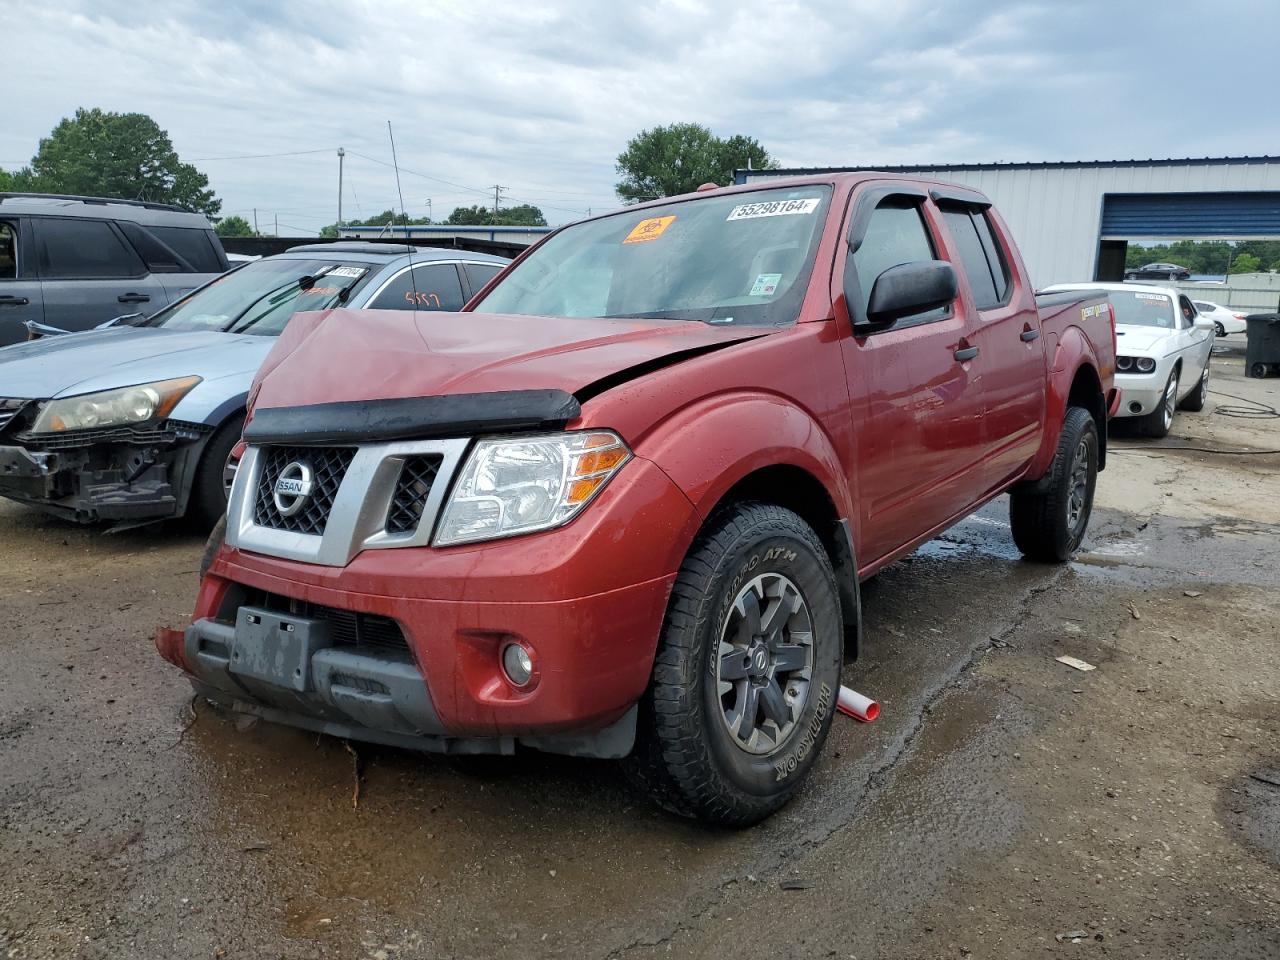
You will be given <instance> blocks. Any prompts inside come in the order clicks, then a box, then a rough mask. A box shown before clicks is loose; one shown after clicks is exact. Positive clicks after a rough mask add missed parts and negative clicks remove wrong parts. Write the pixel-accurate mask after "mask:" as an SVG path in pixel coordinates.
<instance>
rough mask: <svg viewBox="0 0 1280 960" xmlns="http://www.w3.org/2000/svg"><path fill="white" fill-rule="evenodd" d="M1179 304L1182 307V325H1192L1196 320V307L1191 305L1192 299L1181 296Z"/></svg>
mask: <svg viewBox="0 0 1280 960" xmlns="http://www.w3.org/2000/svg"><path fill="white" fill-rule="evenodd" d="M1178 304H1179V305H1180V306H1181V308H1182V324H1181V325H1182V326H1183V327H1184V328H1186V327H1191V326H1193V325H1194V324H1195V322H1196V308H1195V307H1193V306H1192V305H1191V301H1190V300H1188V299H1187V298H1186V297H1179V298H1178Z"/></svg>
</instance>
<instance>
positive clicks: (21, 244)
mask: <svg viewBox="0 0 1280 960" xmlns="http://www.w3.org/2000/svg"><path fill="white" fill-rule="evenodd" d="M28 320H34V321H35V322H36V323H43V322H44V302H43V300H42V299H41V297H40V280H39V279H38V278H37V276H36V268H35V257H34V256H33V255H32V248H31V233H30V231H29V230H28V229H27V226H26V219H25V218H22V217H9V218H5V219H0V347H3V346H8V345H9V344H11V343H18V342H19V341H20V340H25V339H27V330H26V328H25V327H24V326H23V324H24V323H25V322H26V321H28ZM0 392H2V391H0Z"/></svg>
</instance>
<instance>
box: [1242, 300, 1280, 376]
mask: <svg viewBox="0 0 1280 960" xmlns="http://www.w3.org/2000/svg"><path fill="white" fill-rule="evenodd" d="M1244 322H1245V323H1246V324H1248V329H1247V335H1248V337H1249V344H1248V346H1247V347H1246V348H1245V354H1244V369H1245V373H1247V374H1248V375H1249V376H1251V377H1259V378H1261V377H1267V376H1270V375H1271V374H1273V373H1274V374H1280V313H1251V314H1249V316H1247V317H1245V318H1244Z"/></svg>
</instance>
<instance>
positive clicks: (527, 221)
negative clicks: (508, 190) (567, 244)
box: [445, 203, 547, 227]
mask: <svg viewBox="0 0 1280 960" xmlns="http://www.w3.org/2000/svg"><path fill="white" fill-rule="evenodd" d="M445 223H449V224H454V225H457V226H464V227H545V226H546V225H547V219H546V217H544V216H543V215H542V211H541V210H539V209H538V208H537V207H535V206H533V204H530V203H522V204H520V205H519V206H517V207H499V208H498V215H497V216H496V217H495V216H494V215H493V210H492V209H491V208H489V207H484V206H480V205H479V204H477V205H476V206H473V207H455V208H454V210H453V213H451V214H449V219H448V220H446V221H445Z"/></svg>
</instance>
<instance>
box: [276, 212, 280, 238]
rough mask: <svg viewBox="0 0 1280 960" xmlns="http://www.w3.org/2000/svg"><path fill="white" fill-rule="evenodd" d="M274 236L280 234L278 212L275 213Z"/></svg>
mask: <svg viewBox="0 0 1280 960" xmlns="http://www.w3.org/2000/svg"><path fill="white" fill-rule="evenodd" d="M275 236H277V237H278V236H280V214H278V213H277V214H276V232H275Z"/></svg>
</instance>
